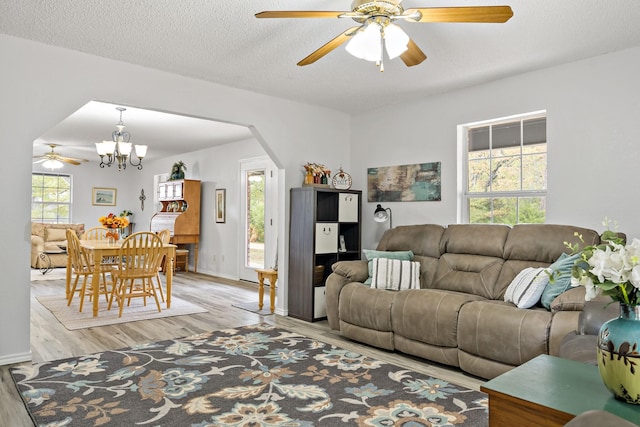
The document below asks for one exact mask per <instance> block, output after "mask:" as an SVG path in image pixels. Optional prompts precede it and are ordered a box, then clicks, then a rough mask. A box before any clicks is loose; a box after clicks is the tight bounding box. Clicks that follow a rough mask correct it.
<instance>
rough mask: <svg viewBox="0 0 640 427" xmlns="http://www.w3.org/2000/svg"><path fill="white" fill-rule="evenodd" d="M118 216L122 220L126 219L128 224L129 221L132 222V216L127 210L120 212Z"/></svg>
mask: <svg viewBox="0 0 640 427" xmlns="http://www.w3.org/2000/svg"><path fill="white" fill-rule="evenodd" d="M119 216H121V217H123V218H127V219H128V220H129V222H131V220H132V218H131V217H132V216H133V212H132V211H130V210H129V209H125V210H123V211H122V212H120V215H119Z"/></svg>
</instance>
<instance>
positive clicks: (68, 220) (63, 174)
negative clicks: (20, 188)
mask: <svg viewBox="0 0 640 427" xmlns="http://www.w3.org/2000/svg"><path fill="white" fill-rule="evenodd" d="M36 175H37V176H57V177H66V178H68V179H69V192H70V194H69V202H46V203H45V202H34V201H33V199H32V200H31V204H32V209H33V204H34V203H38V204H40V205H43V204H51V203H53V204H57V205H68V207H69V218H65V220H66V221H62V222H61V221H60V218H59V217H57V218H56V221H55V222H53V221H51V220H46V221H45V220H44V219H43V218H42V217H38V218H31V220H32V221H35V222H50V223H52V224H71V223H72V215H73V211H72V208H73V176H72V175H71V174H68V173H52V172H32V173H31V176H32V177H33V176H36ZM31 194H32V197H33V183H32V184H31ZM41 211H42V210H41Z"/></svg>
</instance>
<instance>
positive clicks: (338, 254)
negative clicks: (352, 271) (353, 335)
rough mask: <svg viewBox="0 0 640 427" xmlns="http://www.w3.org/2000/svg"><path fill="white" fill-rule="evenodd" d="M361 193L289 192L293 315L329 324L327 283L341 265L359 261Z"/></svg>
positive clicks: (304, 189) (314, 189)
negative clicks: (338, 264) (341, 263)
mask: <svg viewBox="0 0 640 427" xmlns="http://www.w3.org/2000/svg"><path fill="white" fill-rule="evenodd" d="M361 198H362V192H361V191H356V190H334V189H329V188H321V187H302V188H292V189H291V218H290V228H289V306H288V311H289V316H291V317H295V318H297V319H302V320H306V321H308V322H314V321H316V320H322V319H326V317H327V311H326V307H325V281H326V279H327V277H328V276H329V274H331V266H332V265H333V264H334V263H335V262H337V261H343V260H357V259H360V254H361V252H362V251H361V247H360V244H361V243H360V241H361V238H360V233H361V215H362V214H361V207H360V203H361Z"/></svg>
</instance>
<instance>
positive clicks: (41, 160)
mask: <svg viewBox="0 0 640 427" xmlns="http://www.w3.org/2000/svg"><path fill="white" fill-rule="evenodd" d="M40 157H41V156H33V158H34V159H36V158H40ZM46 160H47V159H42V158H41V159H40V160H36V161H35V162H33V164H34V165H36V164H38V163H44V162H45V161H46Z"/></svg>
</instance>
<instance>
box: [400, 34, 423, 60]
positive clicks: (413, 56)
mask: <svg viewBox="0 0 640 427" xmlns="http://www.w3.org/2000/svg"><path fill="white" fill-rule="evenodd" d="M407 47H408V49H407V50H406V51H405V52H404V53H403V54H402V55H400V58H402V61H403V62H404V64H405V65H406V66H407V67H413V66H414V65H418V64H420V63H421V62H422V61H424V60H425V59H427V55H425V54H424V52H423V51H422V50H421V49H420V48H419V47H418V45H417V44H416V43H415V42H414V41H413V40H412V39H409V44H407Z"/></svg>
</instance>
